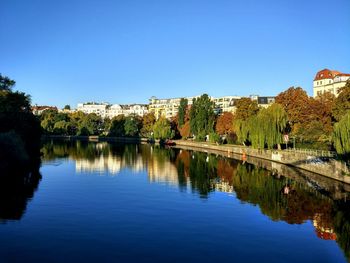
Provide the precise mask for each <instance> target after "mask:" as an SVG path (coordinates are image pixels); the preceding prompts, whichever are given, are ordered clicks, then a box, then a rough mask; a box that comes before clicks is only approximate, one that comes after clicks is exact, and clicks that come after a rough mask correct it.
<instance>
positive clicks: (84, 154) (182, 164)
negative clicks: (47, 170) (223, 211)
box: [42, 142, 350, 258]
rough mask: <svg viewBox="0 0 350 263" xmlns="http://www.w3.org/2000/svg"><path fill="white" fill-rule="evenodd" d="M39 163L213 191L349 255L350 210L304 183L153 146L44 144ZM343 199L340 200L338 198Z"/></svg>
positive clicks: (206, 192) (224, 160)
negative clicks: (58, 162)
mask: <svg viewBox="0 0 350 263" xmlns="http://www.w3.org/2000/svg"><path fill="white" fill-rule="evenodd" d="M42 152H43V160H44V161H46V162H47V161H51V160H55V159H57V158H70V159H73V160H75V164H76V171H77V172H78V173H98V174H101V175H110V176H115V175H117V174H118V173H119V172H121V171H122V170H123V169H130V170H132V171H134V172H140V171H145V172H147V174H148V178H149V181H150V182H157V183H166V184H171V185H174V186H178V187H179V188H180V190H186V191H187V190H189V191H192V192H193V193H195V194H198V196H199V197H200V198H208V197H209V196H210V194H211V193H212V192H214V191H220V192H226V193H231V194H235V195H236V197H237V198H238V199H239V200H241V201H242V202H243V203H249V204H253V205H257V206H259V208H260V210H261V212H262V213H263V214H264V215H266V216H268V217H269V218H270V219H271V220H274V221H284V222H287V223H288V224H303V223H305V222H306V221H311V222H312V224H313V226H314V228H315V234H316V235H317V237H319V238H321V239H324V240H336V241H337V242H338V244H339V245H340V247H341V248H342V249H343V250H344V252H345V254H346V256H347V257H348V258H349V255H350V237H349V233H350V222H349V220H350V214H349V213H350V212H349V211H350V209H349V202H347V201H346V199H337V200H335V199H334V198H333V197H332V195H329V194H327V192H325V191H322V189H319V188H318V187H314V186H313V185H312V184H309V183H305V180H297V177H295V176H293V177H292V176H291V177H288V176H281V175H278V174H276V173H273V172H271V171H268V170H266V169H262V168H258V167H256V166H254V165H252V164H249V163H242V162H241V161H239V160H234V159H229V158H225V157H221V156H215V155H209V154H206V153H199V152H194V151H189V150H179V149H164V148H160V147H158V146H149V145H131V144H108V143H87V142H60V143H58V142H55V143H54V142H48V143H46V144H45V145H44V147H43V149H42ZM342 196H344V195H342Z"/></svg>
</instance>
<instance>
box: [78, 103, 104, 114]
mask: <svg viewBox="0 0 350 263" xmlns="http://www.w3.org/2000/svg"><path fill="white" fill-rule="evenodd" d="M107 107H108V103H96V102H87V103H78V107H77V111H82V112H84V113H86V114H90V113H96V114H97V115H99V116H101V117H102V118H105V117H107Z"/></svg>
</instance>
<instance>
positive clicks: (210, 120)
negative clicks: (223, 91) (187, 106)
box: [190, 94, 215, 140]
mask: <svg viewBox="0 0 350 263" xmlns="http://www.w3.org/2000/svg"><path fill="white" fill-rule="evenodd" d="M214 122H215V114H214V102H212V101H211V100H210V98H209V96H208V95H207V94H203V95H202V96H200V97H199V98H198V99H193V103H192V107H191V110H190V128H191V132H192V133H193V134H194V135H196V136H197V139H198V140H204V138H205V136H206V135H207V134H209V133H211V132H213V129H214Z"/></svg>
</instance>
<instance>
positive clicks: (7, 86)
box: [0, 74, 16, 91]
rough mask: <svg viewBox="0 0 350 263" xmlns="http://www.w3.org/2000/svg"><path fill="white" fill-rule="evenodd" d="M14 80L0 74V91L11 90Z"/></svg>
mask: <svg viewBox="0 0 350 263" xmlns="http://www.w3.org/2000/svg"><path fill="white" fill-rule="evenodd" d="M15 84H16V81H14V80H12V79H10V78H8V77H6V76H2V75H1V74H0V91H11V89H12V88H13V87H14V86H15Z"/></svg>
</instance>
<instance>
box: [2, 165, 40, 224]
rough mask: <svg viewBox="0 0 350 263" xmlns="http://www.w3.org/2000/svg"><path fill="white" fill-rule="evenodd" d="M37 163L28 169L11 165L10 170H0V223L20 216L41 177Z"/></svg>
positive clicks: (17, 218)
mask: <svg viewBox="0 0 350 263" xmlns="http://www.w3.org/2000/svg"><path fill="white" fill-rule="evenodd" d="M39 165H40V164H39V163H37V164H34V165H33V167H31V169H30V171H24V170H22V169H20V168H19V169H16V168H13V167H12V170H11V171H1V174H0V223H6V222H7V221H8V220H19V219H21V218H22V216H23V215H24V213H25V211H26V207H27V203H28V201H29V200H31V198H32V197H33V195H34V192H35V191H36V190H37V188H38V185H39V182H40V179H41V175H40V173H39Z"/></svg>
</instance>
